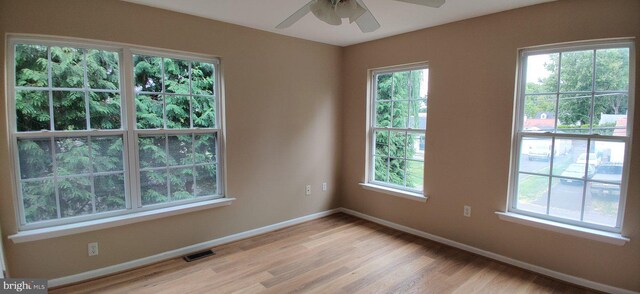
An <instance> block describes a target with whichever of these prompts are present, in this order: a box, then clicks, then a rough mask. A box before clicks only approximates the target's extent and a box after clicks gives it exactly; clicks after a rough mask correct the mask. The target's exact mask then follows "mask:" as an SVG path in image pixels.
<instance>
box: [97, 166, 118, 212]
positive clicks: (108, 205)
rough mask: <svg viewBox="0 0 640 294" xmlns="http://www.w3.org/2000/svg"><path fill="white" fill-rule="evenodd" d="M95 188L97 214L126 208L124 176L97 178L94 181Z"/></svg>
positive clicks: (115, 175)
mask: <svg viewBox="0 0 640 294" xmlns="http://www.w3.org/2000/svg"><path fill="white" fill-rule="evenodd" d="M94 187H95V188H94V189H95V193H96V212H106V211H112V210H119V209H125V208H126V202H125V201H126V200H125V197H124V194H125V189H124V175H123V174H114V175H104V176H96V177H95V179H94Z"/></svg>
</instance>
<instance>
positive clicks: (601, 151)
mask: <svg viewBox="0 0 640 294" xmlns="http://www.w3.org/2000/svg"><path fill="white" fill-rule="evenodd" d="M591 152H592V154H593V155H594V157H595V159H594V160H593V161H592V159H591V158H589V162H592V163H594V164H593V165H592V166H595V168H593V169H594V171H593V172H592V173H593V176H592V178H591V179H592V180H594V181H604V182H611V183H620V182H622V170H623V165H624V153H625V143H624V142H612V141H591Z"/></svg>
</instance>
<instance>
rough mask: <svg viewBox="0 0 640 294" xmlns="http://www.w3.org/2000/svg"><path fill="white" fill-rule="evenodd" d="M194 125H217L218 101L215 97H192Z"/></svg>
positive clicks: (198, 126) (201, 126)
mask: <svg viewBox="0 0 640 294" xmlns="http://www.w3.org/2000/svg"><path fill="white" fill-rule="evenodd" d="M191 106H192V109H193V114H192V115H193V127H195V128H215V127H216V101H215V99H214V98H213V97H201V96H195V97H193V98H192V99H191Z"/></svg>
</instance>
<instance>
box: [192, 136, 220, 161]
mask: <svg viewBox="0 0 640 294" xmlns="http://www.w3.org/2000/svg"><path fill="white" fill-rule="evenodd" d="M217 141H218V135H216V134H207V135H195V146H194V149H195V154H194V156H195V163H196V164H198V163H209V162H216V143H217Z"/></svg>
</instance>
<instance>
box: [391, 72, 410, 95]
mask: <svg viewBox="0 0 640 294" xmlns="http://www.w3.org/2000/svg"><path fill="white" fill-rule="evenodd" d="M409 73H410V72H408V71H402V72H395V73H393V100H408V99H409V98H410V97H411V96H410V95H409Z"/></svg>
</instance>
